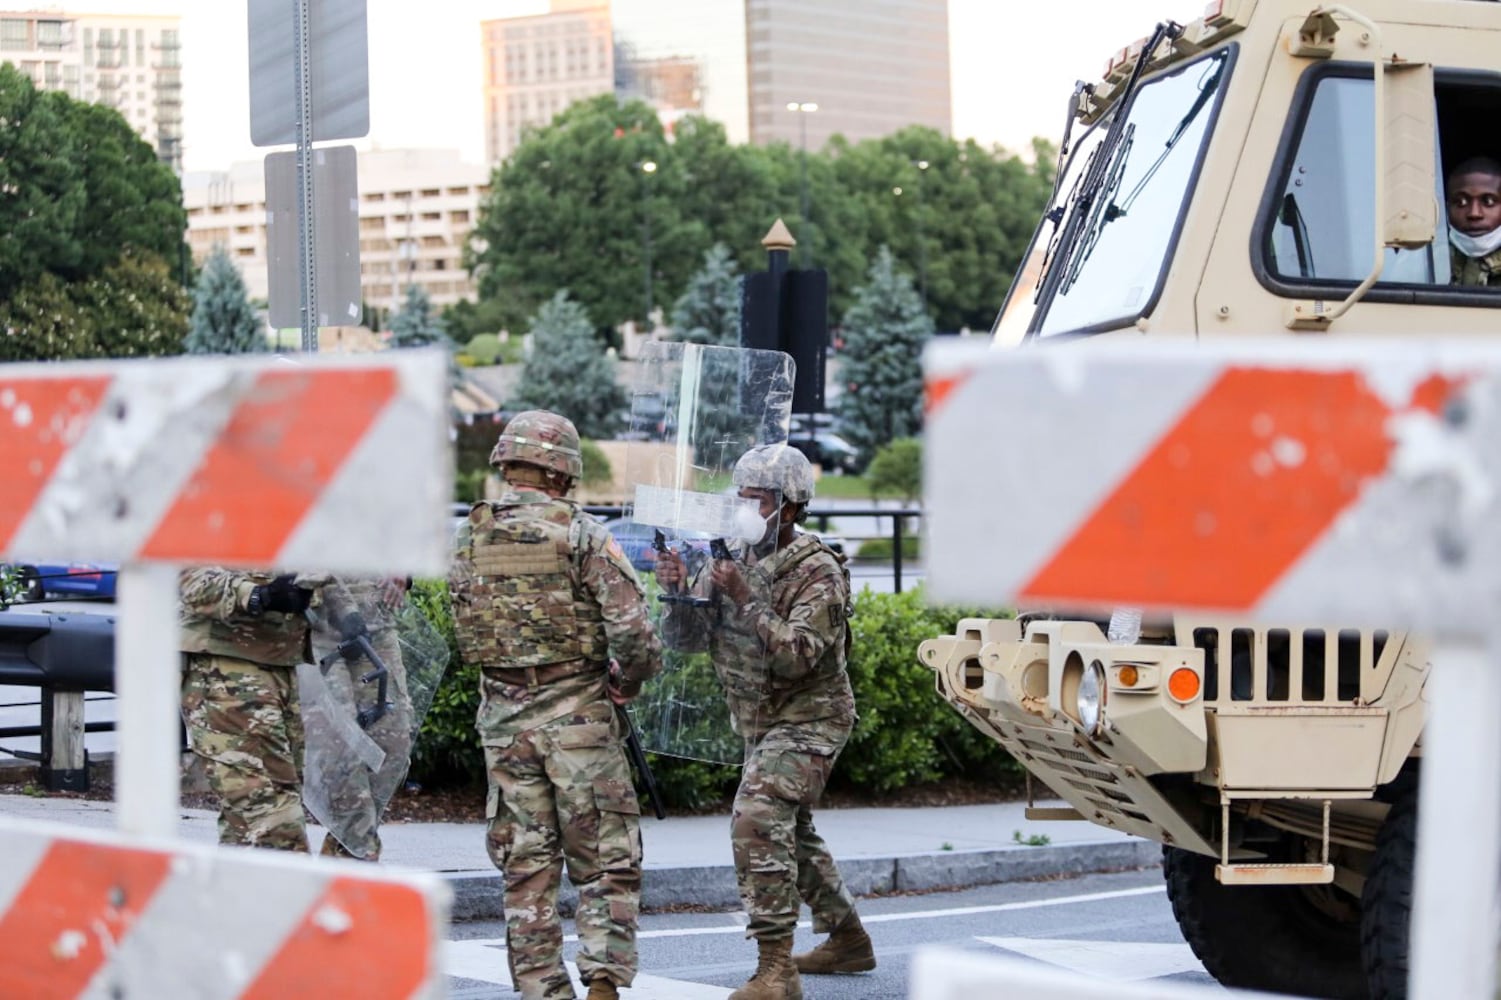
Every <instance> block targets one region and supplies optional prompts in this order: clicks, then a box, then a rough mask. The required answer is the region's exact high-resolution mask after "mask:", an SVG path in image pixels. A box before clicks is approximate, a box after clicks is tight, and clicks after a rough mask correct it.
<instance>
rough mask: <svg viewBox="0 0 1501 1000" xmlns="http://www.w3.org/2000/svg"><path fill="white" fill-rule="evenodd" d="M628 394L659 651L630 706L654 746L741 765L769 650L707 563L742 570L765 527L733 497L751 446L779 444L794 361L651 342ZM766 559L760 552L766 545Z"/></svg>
mask: <svg viewBox="0 0 1501 1000" xmlns="http://www.w3.org/2000/svg"><path fill="white" fill-rule="evenodd" d="M640 370H641V374H640V378H639V380H638V382H637V385H636V386H635V389H634V393H633V398H632V438H633V441H632V444H631V446H630V448H629V449H628V451H627V457H626V466H627V468H626V473H627V476H628V480H629V482H630V483H631V484H632V487H633V489H634V497H633V503H632V505H631V509H630V512H629V516H630V517H631V518H632V519H633V520H634V521H635V522H636V523H637V524H638V525H644V526H648V527H650V528H651V529H652V542H651V551H650V552H649V553H643V554H642V556H643V557H642V558H638V559H636V560H635V562H636V565H637V567H638V568H642V567H643V566H651V567H652V571H650V572H647V573H646V574H644V577H643V583H644V584H645V586H646V588H647V593H648V595H649V597H650V598H651V600H652V603H653V621H654V623H655V625H656V628H657V631H658V634H659V635H660V636H661V637H662V639H663V644H664V646H665V647H666V655H665V660H666V663H665V667H664V669H663V672H662V674H661V675H660V676H659V677H658V678H656V679H654V680H652V681H651V682H650V683H648V684H647V685H646V687H645V689H644V690H643V692H642V694H641V696H640V697H639V698H637V699H636V700H635V701H634V702H632V704H631V709H630V710H631V714H632V717H633V719H634V720H635V722H636V726H637V728H638V729H639V730H640V733H641V738H642V742H643V743H644V745H645V746H646V747H647V748H648V749H651V750H654V751H656V752H658V753H663V754H669V755H672V756H679V757H687V758H690V759H694V760H706V761H717V762H723V763H735V764H738V763H741V761H742V758H743V754H744V750H743V746H744V741H743V737H744V735H745V734H746V731H747V729H748V728H754V719H753V716H754V714H755V712H756V711H757V710H758V708H759V706H760V704H761V702H762V700H763V694H764V692H763V690H762V686H763V684H764V681H765V677H766V669H765V662H764V660H765V651H764V649H762V648H761V643H760V642H759V640H758V639H756V638H755V637H754V636H751V635H747V634H745V633H744V632H743V631H737V627H740V628H743V624H742V623H739V622H738V620H737V619H736V618H735V616H733V615H727V614H726V607H725V602H726V600H728V598H727V596H726V594H725V593H723V592H722V591H721V589H720V588H718V587H717V586H716V585H715V583H714V571H713V570H714V564H715V563H716V562H717V561H719V560H722V559H723V560H731V561H735V562H736V563H737V565H738V566H739V567H741V568H743V569H744V570H745V571H746V575H747V577H749V576H750V575H751V574H750V572H749V569H750V564H751V563H753V562H754V561H755V558H756V556H755V555H754V554H753V553H752V549H753V547H755V546H757V545H758V544H760V543H762V541H763V539H764V537H765V536H766V534H767V526H766V522H765V521H764V520H763V519H762V517H761V515H760V513H759V511H758V509H757V504H756V503H755V502H754V501H752V500H746V499H742V498H740V497H738V496H737V495H736V487H735V484H734V481H733V480H734V469H735V465H736V463H737V462H738V461H739V460H740V459H741V457H742V456H743V455H745V454H746V453H747V452H748V451H751V450H753V449H756V448H779V447H786V441H787V429H788V423H789V420H790V416H791V406H792V379H793V366H792V359H791V358H790V357H788V356H787V355H786V354H783V353H781V352H778V351H755V350H745V349H741V348H729V347H706V346H701V345H696V344H681V343H652V344H649V345H647V347H646V349H645V350H644V352H643V357H642V359H641V368H640ZM763 554H764V549H763ZM668 559H671V560H674V561H677V562H680V563H681V565H682V567H683V572H684V575H685V579H684V580H683V581H682V582H681V583H679V584H677V585H676V586H663V585H662V584H661V583H660V582H659V581H658V580H657V579H656V577H657V573H656V571H655V567H656V564H657V563H658V562H659V561H663V560H668Z"/></svg>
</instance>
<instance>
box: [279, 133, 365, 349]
mask: <svg viewBox="0 0 1501 1000" xmlns="http://www.w3.org/2000/svg"><path fill="white" fill-rule="evenodd" d="M312 167H313V171H312V172H313V176H312V182H313V188H314V190H316V191H317V192H318V196H317V198H316V199H315V200H314V202H313V215H314V216H315V218H314V220H313V225H314V228H315V231H316V232H317V234H318V238H317V258H318V268H317V281H318V316H317V320H318V321H317V323H316V324H315V325H316V326H320V327H321V326H353V325H355V324H356V323H358V322H359V321H360V204H359V194H358V190H357V187H356V183H355V153H354V147H353V146H321V147H318V148H316V149H314V150H312ZM266 251H267V256H268V258H269V260H268V261H267V271H268V275H267V277H268V279H269V283H270V288H269V292H268V298H269V299H270V306H271V325H272V326H274V327H277V328H281V327H296V326H300V325H301V324H302V271H301V266H302V265H301V263H300V261H299V259H298V256H297V154H296V153H292V152H288V153H270V154H268V155H267V156H266Z"/></svg>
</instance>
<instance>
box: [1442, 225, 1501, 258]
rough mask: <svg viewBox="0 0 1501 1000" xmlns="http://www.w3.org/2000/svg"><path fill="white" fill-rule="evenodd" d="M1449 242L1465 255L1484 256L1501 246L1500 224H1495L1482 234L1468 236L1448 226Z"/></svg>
mask: <svg viewBox="0 0 1501 1000" xmlns="http://www.w3.org/2000/svg"><path fill="white" fill-rule="evenodd" d="M1449 242H1450V243H1452V244H1454V248H1455V249H1456V250H1458V251H1459V252H1460V253H1462V254H1464V255H1465V256H1466V257H1484V256H1485V255H1486V254H1488V253H1491V252H1492V251H1493V250H1495V249H1496V248H1498V247H1501V226H1497V227H1496V228H1495V229H1492V230H1491V231H1490V232H1488V233H1486V234H1485V235H1483V236H1470V235H1469V234H1467V233H1462V232H1460V231H1459V230H1458V229H1454V228H1450V230H1449Z"/></svg>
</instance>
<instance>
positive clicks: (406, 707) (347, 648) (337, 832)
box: [297, 579, 448, 859]
mask: <svg viewBox="0 0 1501 1000" xmlns="http://www.w3.org/2000/svg"><path fill="white" fill-rule="evenodd" d="M312 615H313V618H314V621H313V658H314V661H315V662H313V663H304V664H302V665H301V666H299V667H298V670H297V684H298V698H299V701H300V702H301V706H302V719H303V729H304V732H305V733H306V748H305V751H304V755H303V803H304V804H305V805H306V806H307V809H308V811H309V812H310V813H312V815H313V816H314V817H315V818H316V819H317V820H318V822H319V823H321V824H322V825H323V826H324V827H325V828H327V830H328V831H329V836H331V837H333V838H334V839H335V840H336V841H337V842H338V843H339V845H341V846H342V848H343V850H344V852H345V853H347V854H350V855H352V856H354V857H356V858H363V859H374V858H375V857H376V856H378V854H379V850H380V839H379V836H378V832H377V831H378V828H379V825H380V818H381V816H382V815H383V814H384V812H385V809H386V805H387V804H388V803H389V802H390V801H391V798H392V797H393V796H394V795H395V794H396V791H397V789H399V788H400V787H401V784H402V782H403V781H404V780H405V779H406V773H407V766H408V765H409V763H410V762H411V755H412V746H413V744H414V743H415V742H416V738H417V731H418V730H419V729H420V728H421V726H422V718H423V716H424V715H426V714H427V710H428V707H429V706H431V705H432V701H433V694H434V693H435V692H436V691H437V688H438V682H439V681H441V680H442V679H443V671H444V669H445V668H446V667H447V665H448V644H447V643H446V642H445V641H444V640H443V636H442V635H441V634H440V633H439V632H438V630H437V629H436V628H434V627H433V625H432V624H431V623H430V622H429V621H428V620H427V617H426V616H425V615H424V614H423V613H422V611H421V609H419V608H418V607H416V606H415V605H414V604H413V603H412V602H411V601H410V600H408V599H407V596H406V589H405V583H404V581H392V580H346V579H335V580H334V581H333V582H331V583H329V584H328V585H326V586H325V587H324V588H323V590H322V600H321V602H320V603H319V604H318V605H316V606H315V607H314V608H313V610H312ZM325 853H327V851H326V850H325Z"/></svg>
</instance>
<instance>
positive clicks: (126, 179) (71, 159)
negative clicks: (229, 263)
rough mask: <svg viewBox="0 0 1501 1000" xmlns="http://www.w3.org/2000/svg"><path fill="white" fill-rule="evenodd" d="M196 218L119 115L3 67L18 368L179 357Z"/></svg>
mask: <svg viewBox="0 0 1501 1000" xmlns="http://www.w3.org/2000/svg"><path fill="white" fill-rule="evenodd" d="M186 227H187V216H186V213H185V212H184V211H183V207H182V192H181V188H180V186H179V183H178V180H177V177H176V176H175V175H174V174H173V173H172V171H171V169H170V168H169V167H167V166H166V165H165V164H163V163H161V162H159V161H158V160H157V158H156V155H155V153H154V152H153V151H152V149H151V147H150V146H149V145H147V144H146V143H145V142H144V141H142V140H141V139H140V137H139V136H137V135H136V134H135V132H134V131H133V130H132V129H131V128H130V126H129V124H127V123H126V121H125V119H124V118H122V117H121V116H120V114H119V113H118V112H117V111H114V110H113V109H111V108H107V107H103V106H102V105H95V104H87V103H84V102H81V101H75V100H73V99H71V98H69V97H68V96H67V95H65V94H62V93H59V92H45V93H39V92H37V90H36V88H35V87H34V86H33V85H32V83H31V80H30V79H29V78H28V77H26V76H25V75H24V74H22V73H20V72H19V71H18V70H17V69H16V68H15V67H14V66H12V65H9V64H5V65H0V233H3V234H4V237H3V238H0V324H3V329H4V331H5V339H6V343H5V345H4V347H3V348H0V350H3V352H4V354H5V355H6V356H7V357H9V358H12V359H16V360H19V359H23V358H35V359H52V358H69V357H126V356H134V355H149V354H161V353H175V352H177V351H180V350H181V349H182V338H183V334H184V333H185V332H186V328H187V314H186V305H187V298H186V296H185V295H184V294H183V292H182V289H181V287H180V280H179V279H180V276H181V275H180V269H181V267H182V264H183V262H184V261H185V260H186V254H185V246H184V244H183V232H184V230H185V229H186Z"/></svg>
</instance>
